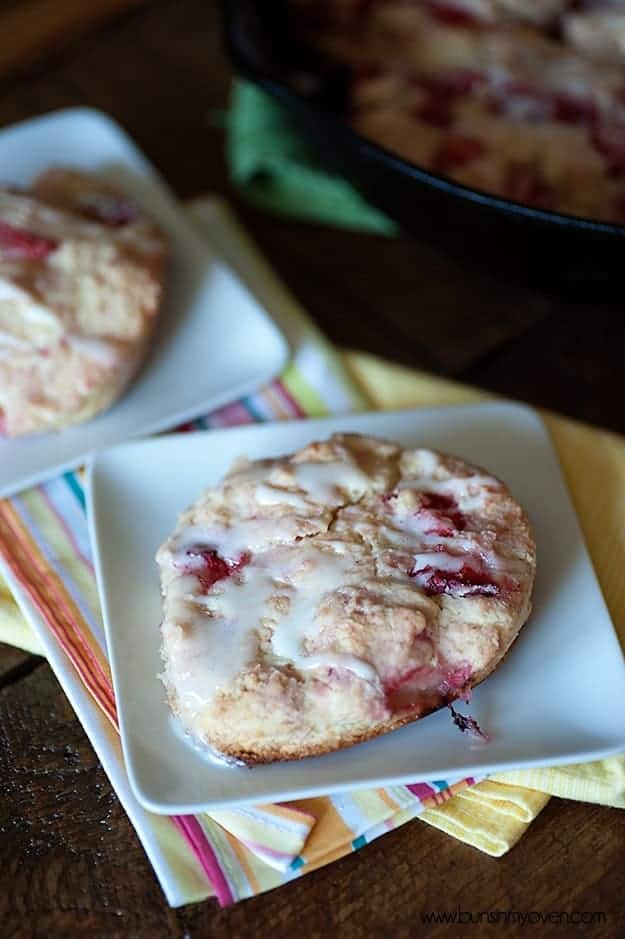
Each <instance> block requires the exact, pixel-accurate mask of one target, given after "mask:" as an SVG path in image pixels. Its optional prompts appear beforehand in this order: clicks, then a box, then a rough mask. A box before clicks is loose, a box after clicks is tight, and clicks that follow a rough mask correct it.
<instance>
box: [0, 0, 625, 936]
mask: <svg viewBox="0 0 625 939" xmlns="http://www.w3.org/2000/svg"><path fill="white" fill-rule="evenodd" d="M39 6H41V7H43V6H46V7H48V8H52V7H54V8H55V9H57V10H59V11H60V12H59V14H58V16H59V20H58V21H57V24H56V25H55V24H54V23H53V30H52V32H54V30H56V31H57V36H58V37H59V39H62V40H63V43H62V45H61V48H59V45H58V41H57V40H54V41H53V42H52V45H51V44H50V42H49V41H47V42H40V43H39V44H38V45H37V44H30V45H29V44H28V42H26V41H25V42H24V47H23V54H22V55H20V56H17V55H15V58H14V59H13V58H12V53H11V50H7V43H6V42H5V41H4V40H5V36H6V33H3V34H2V39H3V42H2V43H0V126H4V125H7V124H10V123H12V122H13V121H17V120H21V119H24V118H26V117H30V116H32V115H35V114H39V113H41V112H44V111H48V110H52V109H54V108H60V107H69V106H72V105H79V104H83V105H89V106H92V107H98V108H103V109H104V110H106V111H109V112H110V113H111V114H112V115H113V117H115V118H116V119H117V120H118V121H119V122H120V123H121V124H122V125H123V126H124V127H125V128H126V129H127V130H128V131H129V132H130V133H131V134H132V135H133V136H134V137H135V139H136V140H137V142H138V143H139V145H140V146H141V147H142V148H143V149H144V150H145V151H146V153H147V154H148V156H149V158H150V159H151V160H152V161H153V162H154V163H155V164H156V166H157V167H158V169H159V170H160V171H161V172H162V173H163V175H164V176H165V177H166V179H168V180H169V182H170V183H171V185H172V186H173V188H174V189H175V190H176V192H177V193H178V194H179V195H180V196H182V197H188V196H192V195H196V194H199V193H201V192H206V191H209V190H211V191H216V192H220V193H222V194H224V195H226V196H227V197H228V198H230V199H231V201H232V202H233V204H234V205H235V207H236V209H237V211H238V212H239V214H240V217H241V219H242V221H243V222H244V224H245V225H246V226H247V227H248V229H249V230H250V232H251V233H252V235H253V236H254V237H255V239H256V240H257V242H258V244H259V245H260V247H261V248H262V250H263V251H264V252H265V254H266V256H267V257H268V259H269V260H270V262H271V263H272V264H273V265H274V267H275V268H276V270H277V271H278V272H279V274H280V275H281V276H282V277H283V279H284V280H285V281H286V283H287V284H288V285H289V286H290V287H291V288H292V289H293V291H294V292H295V294H296V295H297V296H298V298H299V299H300V300H301V301H302V303H303V304H304V306H305V307H306V308H307V309H308V310H309V312H310V313H311V315H312V316H313V317H314V318H315V319H316V321H317V322H318V323H319V324H320V325H321V326H322V327H323V329H324V330H325V331H326V333H327V334H328V335H329V336H330V337H331V338H332V339H334V340H335V341H336V342H338V343H341V344H342V345H347V346H351V347H359V348H361V349H365V350H368V351H371V352H374V353H376V354H379V355H384V356H387V357H388V358H390V359H396V360H398V361H401V362H403V363H405V364H407V365H412V366H414V367H419V368H426V369H430V370H432V371H434V372H436V373H438V374H441V375H447V376H451V377H455V378H458V379H462V380H467V381H471V382H472V383H474V384H477V385H481V386H483V387H485V388H491V389H493V390H495V391H497V392H500V393H502V394H505V395H509V396H514V397H518V398H521V399H523V400H525V401H528V402H531V403H535V404H540V405H544V406H547V407H551V408H554V409H557V410H560V411H562V412H564V413H566V414H569V415H572V416H575V417H579V418H583V419H585V420H589V421H592V422H595V423H597V424H600V425H603V426H606V427H610V428H612V429H614V430H617V431H621V432H624V431H625V409H624V408H623V402H624V395H623V375H624V372H625V325H624V322H625V321H624V319H623V315H622V311H621V310H620V309H619V307H618V306H617V305H616V304H613V305H609V306H608V305H601V304H600V303H598V302H597V303H593V302H591V301H589V300H587V299H586V300H583V301H582V300H575V299H571V298H568V299H566V300H565V299H563V298H560V297H558V296H556V295H550V294H547V293H539V292H536V291H533V290H529V289H523V288H520V287H518V286H517V287H512V286H510V285H509V284H507V283H506V282H505V281H504V280H503V279H501V278H499V277H497V275H496V274H495V273H493V274H492V275H491V276H486V275H484V274H477V273H475V272H473V271H471V270H469V269H466V268H464V267H463V266H462V265H460V264H458V263H456V262H451V261H450V260H448V259H446V258H444V257H443V256H441V255H439V254H438V253H436V252H435V251H433V250H432V249H431V248H430V247H428V246H427V245H426V244H423V243H419V242H417V241H415V240H414V239H412V238H409V237H401V238H397V239H393V240H389V239H384V238H378V237H372V236H366V235H357V234H353V233H348V232H344V231H334V230H331V229H326V228H322V227H318V226H310V225H307V224H304V223H298V222H295V221H287V220H284V219H279V218H276V217H272V216H271V215H268V214H263V213H260V212H258V211H256V210H254V209H251V208H250V207H249V206H246V205H245V204H243V203H242V202H241V200H240V199H239V198H238V197H237V195H236V194H235V193H233V192H232V190H231V187H230V185H229V183H228V178H227V172H226V167H225V163H224V157H223V131H222V129H221V123H222V122H221V120H220V116H221V115H222V113H223V109H224V108H225V106H226V104H227V95H228V87H229V82H230V71H229V68H228V65H227V62H226V61H225V58H224V56H223V53H222V51H221V42H220V35H219V30H218V24H217V16H216V12H215V9H214V5H213V4H212V3H211V2H209V0H153V2H146V3H140V4H137V3H130V4H124V3H122V2H120V3H115V2H110V3H107V2H106V0H103V2H101V3H94V4H93V7H94V9H95V7H96V6H97V7H99V8H100V12H102V11H103V10H105V8H106V13H107V14H109V13H111V12H113V13H117V11H118V10H119V9H121V8H122V7H129V9H128V10H125V12H123V13H121V14H119V15H115V16H114V17H113V18H112V19H108V20H107V21H106V22H105V23H103V22H102V21H103V18H104V17H103V16H101V15H98V16H97V17H96V19H95V20H94V19H90V18H89V17H88V16H87V15H86V11H87V8H88V7H90V6H91V3H86V2H85V3H84V4H81V3H78V2H65V0H57V2H56V3H54V4H52V3H47V4H44V3H43V0H41V3H36V2H35V0H26V2H24V3H17V2H13V3H5V4H4V7H3V6H2V5H0V14H1V13H2V12H3V9H4V10H5V11H6V12H7V13H8V12H9V11H12V12H13V14H14V15H17V11H18V10H19V8H20V7H22V8H23V9H22V13H24V12H25V11H27V10H35V9H36V8H37V7H39ZM72 9H73V10H75V11H76V13H75V16H74V17H73V18H70V20H68V22H67V24H66V25H65V26H64V27H63V29H59V27H58V23H60V22H61V19H60V18H61V17H62V16H64V15H65V14H66V13H67V11H68V10H72ZM36 19H37V25H38V28H40V29H41V30H43V25H44V21H45V17H44V18H41V19H40V18H39V17H36ZM94 22H98V23H99V24H100V25H98V26H97V28H93V23H94ZM0 23H1V19H0ZM85 27H90V31H88V32H86V33H84V32H82V33H81V31H84V29H85ZM79 34H80V35H79ZM72 36H73V37H74V38H73V39H72V38H71V37H72ZM77 36H78V38H76V37H77ZM26 38H28V37H26ZM35 54H37V55H38V58H36V59H35V58H34V56H35ZM3 57H4V58H3ZM5 62H6V63H8V65H9V66H10V67H11V68H12V69H14V68H15V66H16V65H17V66H19V71H18V72H15V71H12V72H10V73H9V72H6V71H5V72H4V73H3V72H2V68H3V63H5ZM624 843H625V813H624V812H622V811H619V810H614V809H607V808H600V807H597V806H588V805H579V804H575V803H567V802H562V801H559V800H556V799H554V800H552V801H551V803H550V804H549V805H548V807H547V808H546V810H545V811H544V812H543V813H542V814H541V815H540V816H539V818H538V819H537V821H536V822H535V823H534V824H533V825H532V826H531V829H530V830H529V831H528V833H527V834H526V836H525V837H524V838H523V840H522V841H521V843H520V844H519V845H517V846H516V847H515V848H514V849H513V850H512V851H511V852H510V853H509V854H508V855H507V856H506V857H504V858H500V859H498V860H495V859H492V858H488V857H486V856H485V855H482V854H481V853H479V852H478V851H476V850H473V849H471V848H468V847H466V846H464V845H461V844H459V843H458V842H456V841H454V840H452V839H450V838H448V837H446V836H445V835H443V834H442V833H440V832H438V831H435V830H434V829H431V828H428V827H427V826H426V825H424V824H421V823H419V822H418V821H415V822H413V823H411V824H408V825H406V826H404V827H403V828H402V829H400V830H398V831H396V832H393V833H391V834H389V835H386V836H385V837H384V838H381V839H379V840H378V841H376V842H375V843H374V844H372V845H369V846H368V847H367V848H366V849H364V850H361V851H359V852H357V853H356V854H353V855H351V856H349V857H347V858H344V859H343V860H341V861H339V862H337V863H334V864H332V865H330V866H329V867H326V868H324V869H322V870H319V871H317V872H315V873H313V874H310V875H308V876H306V877H304V878H302V879H301V880H299V881H295V882H293V883H292V884H290V885H288V886H286V887H283V888H281V889H279V890H276V891H273V892H271V893H269V894H267V895H265V896H261V897H257V898H254V899H252V900H248V901H245V902H244V903H241V904H239V905H238V906H236V907H234V908H232V909H229V910H219V909H218V908H217V905H216V903H215V902H214V901H207V902H206V903H202V904H198V905H196V906H191V907H188V908H187V909H184V910H179V911H172V910H169V909H168V908H167V906H166V904H165V902H164V900H163V897H162V894H161V892H160V890H159V887H158V885H157V883H156V880H155V878H154V875H153V873H152V871H151V869H150V866H149V864H148V863H147V861H146V859H145V855H144V854H143V851H142V849H141V846H140V844H139V842H138V840H137V838H136V836H135V835H134V832H133V831H132V829H131V827H130V825H129V824H128V821H127V819H126V817H125V815H124V813H123V811H122V810H121V808H120V806H119V803H118V802H117V799H116V797H115V795H114V793H113V792H112V791H111V788H110V786H109V784H108V781H107V779H106V777H105V775H104V773H103V771H102V769H101V767H100V766H99V763H98V761H97V758H96V757H95V755H94V753H93V751H92V749H91V747H90V745H89V743H88V741H87V739H86V737H85V735H84V733H83V731H82V728H81V727H80V725H79V723H78V722H77V721H76V719H75V717H74V716H73V713H72V711H71V708H70V706H69V704H68V703H67V700H66V698H65V696H64V694H63V692H62V691H61V689H60V687H59V685H58V683H57V682H56V679H55V678H54V676H53V674H52V672H51V670H50V668H49V666H48V665H47V664H46V663H45V662H44V661H42V660H41V659H38V658H37V657H35V656H30V655H28V654H26V653H21V652H17V651H16V650H13V649H9V648H7V647H2V646H0V935H1V936H2V937H5V936H6V937H13V936H36V937H39V936H41V937H56V936H63V937H65V936H68V937H73V936H83V935H84V936H91V937H99V936H107V937H116V936H124V937H127V936H147V937H167V936H180V937H187V936H192V937H196V936H224V937H247V936H254V937H264V936H267V937H272V939H278V937H282V936H284V937H290V936H294V935H300V936H319V937H321V936H323V937H326V936H328V935H331V934H336V935H338V936H340V937H341V939H343V937H346V939H352V937H353V939H355V937H360V936H364V935H367V936H387V935H392V936H397V937H403V936H406V937H414V936H421V935H423V936H428V937H429V936H432V937H455V936H456V935H459V934H463V932H464V931H466V930H468V931H469V932H470V933H471V934H476V933H478V934H480V935H481V934H484V935H496V934H497V933H498V932H499V931H501V932H502V934H503V933H504V932H505V934H506V935H510V936H521V935H528V934H533V935H536V936H541V937H543V936H546V937H551V936H561V937H564V936H567V937H568V936H571V935H581V934H582V933H583V934H584V935H596V936H601V937H602V939H603V937H612V936H614V937H617V936H622V935H623V934H625V916H624V912H623V911H624V906H625V900H624V898H625V866H624V865H623V863H622V855H623V844H624ZM458 909H460V910H464V911H469V912H474V913H479V912H480V911H493V910H510V911H514V910H516V911H520V912H529V911H539V912H543V913H546V912H551V911H556V912H557V911H569V912H570V911H575V910H578V911H584V910H587V911H603V912H604V913H605V915H606V920H605V922H604V923H603V924H601V925H598V926H587V927H582V926H579V927H573V926H568V927H567V926H563V925H556V924H541V925H539V926H534V927H531V926H525V927H523V926H521V925H517V926H514V925H508V926H502V925H499V926H495V925H488V924H483V925H482V926H479V925H478V926H470V927H467V926H464V927H459V926H456V927H454V926H446V925H443V924H429V925H428V924H425V923H424V922H423V919H422V916H423V914H427V913H429V912H443V911H453V910H458Z"/></svg>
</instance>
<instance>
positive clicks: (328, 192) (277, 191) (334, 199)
mask: <svg viewBox="0 0 625 939" xmlns="http://www.w3.org/2000/svg"><path fill="white" fill-rule="evenodd" d="M227 128H228V147H227V156H228V163H229V167H230V175H231V178H232V181H233V183H234V185H235V186H236V187H237V189H239V190H240V191H241V192H242V193H243V194H244V195H245V196H246V197H247V198H248V199H249V200H250V201H251V202H253V203H254V204H256V205H258V206H261V207H262V208H265V209H270V210H272V211H274V212H279V213H281V214H283V215H289V216H292V217H296V218H301V219H307V220H308V221H312V222H322V223H325V224H329V225H338V226H342V227H344V228H353V229H359V230H361V231H368V232H375V233H377V234H383V235H393V234H395V233H396V232H397V231H398V227H397V225H396V224H395V222H393V221H392V220H391V219H389V218H388V217H387V216H386V215H384V214H383V213H382V212H380V211H378V209H375V208H374V207H373V206H371V205H369V204H368V202H366V201H365V199H363V197H362V196H361V195H360V193H358V192H357V191H356V189H354V187H353V186H352V185H351V183H348V182H347V180H346V179H343V178H342V177H341V176H337V175H335V174H333V173H330V172H328V171H327V170H326V169H325V168H324V167H322V166H321V165H320V164H319V163H318V162H317V160H316V159H315V157H314V156H313V155H312V154H311V152H310V150H309V149H308V148H307V147H306V145H305V144H304V143H303V142H302V140H301V139H300V137H299V136H298V134H297V133H296V132H295V131H294V130H293V128H292V126H291V123H290V120H289V116H288V114H286V113H285V111H284V109H283V108H282V107H281V106H280V105H279V104H278V103H277V102H276V101H275V100H274V99H273V98H272V97H271V96H270V95H268V94H267V93H266V92H264V91H262V90H260V89H259V88H257V87H256V86H255V85H252V84H250V83H249V82H246V81H242V80H237V81H235V83H234V86H233V89H232V97H231V103H230V112H229V115H228V121H227Z"/></svg>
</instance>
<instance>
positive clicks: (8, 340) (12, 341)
mask: <svg viewBox="0 0 625 939" xmlns="http://www.w3.org/2000/svg"><path fill="white" fill-rule="evenodd" d="M0 346H5V347H8V348H10V349H30V348H32V346H31V343H29V342H26V340H25V339H19V338H18V337H17V336H14V335H13V334H12V333H5V331H4V330H3V329H0Z"/></svg>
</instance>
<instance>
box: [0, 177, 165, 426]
mask: <svg viewBox="0 0 625 939" xmlns="http://www.w3.org/2000/svg"><path fill="white" fill-rule="evenodd" d="M165 254H166V251H165V241H164V237H163V234H162V233H161V232H160V230H159V229H158V228H157V227H156V225H155V224H154V223H153V222H152V221H151V220H150V219H148V218H147V217H146V216H145V215H144V214H143V213H142V212H141V211H140V210H139V208H138V207H137V206H136V205H135V204H134V203H132V202H130V201H129V200H128V199H127V198H126V197H125V196H124V195H122V194H121V193H120V192H118V191H117V190H116V189H114V188H113V187H111V186H108V185H107V184H105V183H103V182H102V181H100V180H98V179H96V178H95V177H92V176H88V175H86V174H84V173H79V172H76V171H73V170H65V169H54V170H50V171H49V172H47V173H44V174H43V175H42V176H40V177H39V178H38V179H37V180H35V182H34V184H33V185H32V187H31V189H30V190H28V191H26V190H14V189H10V188H3V189H0V431H3V432H4V433H6V434H7V435H9V436H17V435H20V434H29V433H33V432H36V431H44V430H51V429H60V428H62V427H65V426H66V425H68V424H75V423H77V422H79V421H84V420H87V419H88V418H90V417H92V416H93V415H94V414H97V413H98V412H100V411H102V410H104V409H105V408H107V407H108V406H109V405H110V404H111V403H112V402H113V401H114V400H115V399H116V398H117V397H119V395H120V394H121V393H122V391H123V390H124V389H125V387H126V385H127V384H128V382H129V380H130V378H131V376H132V375H133V373H134V371H135V369H136V368H137V366H138V364H139V363H140V361H141V359H142V357H143V354H144V352H145V348H146V345H147V341H148V339H149V336H150V334H151V332H152V327H153V325H154V322H155V320H156V315H157V312H158V308H159V303H160V299H161V293H162V281H163V268H164V262H165Z"/></svg>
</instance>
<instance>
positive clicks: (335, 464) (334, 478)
mask: <svg viewBox="0 0 625 939" xmlns="http://www.w3.org/2000/svg"><path fill="white" fill-rule="evenodd" d="M289 470H290V471H291V472H292V473H293V475H294V477H295V482H296V484H297V486H298V487H299V488H300V489H303V490H304V492H306V493H308V495H309V496H311V497H312V498H313V499H314V500H315V501H316V502H324V503H328V502H330V503H336V502H337V496H338V493H337V490H338V489H343V490H345V491H347V492H349V493H350V494H352V495H354V494H356V495H362V493H364V492H366V490H367V489H368V488H369V486H370V484H371V481H370V479H369V477H368V476H366V475H365V474H364V473H363V472H361V471H360V470H359V469H358V467H357V466H354V465H353V464H348V463H345V462H344V461H343V460H331V461H328V462H325V463H323V462H314V463H312V462H311V463H291V464H290V466H289Z"/></svg>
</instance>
